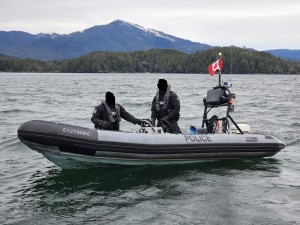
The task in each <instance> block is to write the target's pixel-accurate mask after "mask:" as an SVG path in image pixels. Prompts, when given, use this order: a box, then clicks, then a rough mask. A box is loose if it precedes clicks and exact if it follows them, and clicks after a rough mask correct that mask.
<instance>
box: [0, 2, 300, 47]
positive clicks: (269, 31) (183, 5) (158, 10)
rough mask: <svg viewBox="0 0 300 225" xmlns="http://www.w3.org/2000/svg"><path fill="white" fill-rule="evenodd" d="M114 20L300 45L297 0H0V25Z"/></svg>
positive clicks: (248, 41)
mask: <svg viewBox="0 0 300 225" xmlns="http://www.w3.org/2000/svg"><path fill="white" fill-rule="evenodd" d="M116 19H121V20H124V21H128V22H132V23H136V24H139V25H141V26H143V27H146V28H152V29H155V30H158V31H162V32H164V33H167V34H171V35H174V36H177V37H180V38H184V39H189V40H191V41H195V42H200V43H206V44H209V45H214V46H215V45H218V46H230V45H235V46H239V47H243V46H245V47H247V48H254V49H257V50H268V49H280V48H290V49H300V0H248V1H246V0H169V1H163V0H0V30H1V31H11V30H18V31H25V32H29V33H32V34H37V33H41V32H42V33H59V34H68V33H71V32H75V31H82V30H84V29H87V28H89V27H92V26H95V25H103V24H107V23H110V22H112V21H114V20H116Z"/></svg>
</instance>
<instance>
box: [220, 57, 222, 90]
mask: <svg viewBox="0 0 300 225" xmlns="http://www.w3.org/2000/svg"><path fill="white" fill-rule="evenodd" d="M219 59H221V65H222V53H221V52H219ZM221 70H222V66H221V68H220V69H219V87H221V75H222V72H221Z"/></svg>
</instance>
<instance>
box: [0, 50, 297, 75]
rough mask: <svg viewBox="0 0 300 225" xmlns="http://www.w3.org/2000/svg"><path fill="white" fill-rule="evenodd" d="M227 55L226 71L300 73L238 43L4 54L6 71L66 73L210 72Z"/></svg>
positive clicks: (0, 64)
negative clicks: (46, 55)
mask: <svg viewBox="0 0 300 225" xmlns="http://www.w3.org/2000/svg"><path fill="white" fill-rule="evenodd" d="M219 52H222V55H223V70H222V73H233V74H257V73H260V74H300V63H299V62H290V61H285V60H282V59H280V58H277V57H274V56H272V55H271V54H269V53H266V52H259V51H255V50H248V49H242V48H237V47H224V48H213V49H209V50H205V51H201V52H197V53H194V54H190V55H189V54H185V53H182V52H179V51H176V50H165V49H151V50H148V51H136V52H117V53H115V52H94V53H89V54H87V55H85V56H82V57H79V58H76V59H73V60H63V61H49V62H43V61H38V60H32V59H18V58H11V57H7V56H3V55H2V56H1V55H0V71H2V72H64V73H106V72H118V73H125V72H126V73H143V72H150V73H207V66H208V65H209V64H211V63H212V62H214V61H215V60H216V59H217V57H218V53H219Z"/></svg>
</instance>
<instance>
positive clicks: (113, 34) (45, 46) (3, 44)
mask: <svg viewBox="0 0 300 225" xmlns="http://www.w3.org/2000/svg"><path fill="white" fill-rule="evenodd" d="M151 48H162V49H175V50H178V51H181V52H185V53H194V52H196V51H200V50H205V49H208V48H211V46H209V45H206V44H201V43H196V42H192V41H189V40H185V39H181V38H178V37H175V36H172V35H168V34H165V33H163V32H160V31H156V30H153V29H148V28H144V27H142V26H140V25H137V24H134V23H128V22H125V21H122V20H115V21H113V22H111V23H109V24H107V25H100V26H94V27H91V28H89V29H86V30H84V31H81V32H74V33H71V34H68V35H66V34H64V35H60V34H56V33H54V34H43V33H40V34H37V35H33V34H29V33H25V32H20V31H10V32H4V31H0V54H5V55H9V56H14V57H20V58H33V59H40V60H53V59H71V58H76V57H78V56H81V55H84V54H86V53H89V52H95V51H113V52H128V51H137V50H148V49H151Z"/></svg>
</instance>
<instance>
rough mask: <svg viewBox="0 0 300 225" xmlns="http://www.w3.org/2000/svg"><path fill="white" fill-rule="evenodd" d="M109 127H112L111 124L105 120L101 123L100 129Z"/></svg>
mask: <svg viewBox="0 0 300 225" xmlns="http://www.w3.org/2000/svg"><path fill="white" fill-rule="evenodd" d="M109 126H110V123H109V122H107V121H105V120H101V121H100V123H99V128H101V129H108V128H109Z"/></svg>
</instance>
